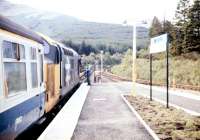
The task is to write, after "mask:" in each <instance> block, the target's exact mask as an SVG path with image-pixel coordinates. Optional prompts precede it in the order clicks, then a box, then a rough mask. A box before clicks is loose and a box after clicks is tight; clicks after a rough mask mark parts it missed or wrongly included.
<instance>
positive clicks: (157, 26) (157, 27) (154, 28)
mask: <svg viewBox="0 0 200 140" xmlns="http://www.w3.org/2000/svg"><path fill="white" fill-rule="evenodd" d="M162 32H163V28H162V23H161V22H160V21H159V19H158V18H157V17H154V18H153V21H152V24H151V27H150V29H149V37H150V38H152V37H155V36H157V35H160V34H161V33H162Z"/></svg>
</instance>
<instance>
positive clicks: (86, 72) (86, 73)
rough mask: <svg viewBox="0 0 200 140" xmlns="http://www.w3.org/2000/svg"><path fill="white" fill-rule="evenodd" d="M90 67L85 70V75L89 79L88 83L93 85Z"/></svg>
mask: <svg viewBox="0 0 200 140" xmlns="http://www.w3.org/2000/svg"><path fill="white" fill-rule="evenodd" d="M90 74H91V72H90V69H89V68H88V67H87V69H86V71H85V76H86V79H87V83H88V85H91V82H90Z"/></svg>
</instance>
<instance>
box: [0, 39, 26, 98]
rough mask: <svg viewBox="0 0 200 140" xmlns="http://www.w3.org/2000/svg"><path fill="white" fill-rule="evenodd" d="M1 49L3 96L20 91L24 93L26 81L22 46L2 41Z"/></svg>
mask: <svg viewBox="0 0 200 140" xmlns="http://www.w3.org/2000/svg"><path fill="white" fill-rule="evenodd" d="M2 48H3V67H4V82H3V83H4V92H5V95H6V96H8V95H11V94H13V93H17V92H20V91H26V90H27V82H26V81H27V79H26V63H25V60H24V59H25V48H24V46H23V45H20V44H17V43H13V42H9V41H3V44H2ZM19 81H20V82H19Z"/></svg>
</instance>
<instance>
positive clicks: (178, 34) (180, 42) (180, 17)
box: [171, 0, 190, 55]
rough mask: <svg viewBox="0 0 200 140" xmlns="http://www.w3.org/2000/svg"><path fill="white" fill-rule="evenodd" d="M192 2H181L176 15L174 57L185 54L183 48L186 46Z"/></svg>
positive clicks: (172, 51)
mask: <svg viewBox="0 0 200 140" xmlns="http://www.w3.org/2000/svg"><path fill="white" fill-rule="evenodd" d="M189 3H190V0H180V1H179V3H178V6H177V10H176V13H175V20H176V23H175V26H174V29H173V32H172V38H173V42H172V47H171V53H172V54H173V55H180V54H182V53H183V48H184V47H185V46H186V38H185V35H186V24H187V22H188V11H189V8H190V4H189Z"/></svg>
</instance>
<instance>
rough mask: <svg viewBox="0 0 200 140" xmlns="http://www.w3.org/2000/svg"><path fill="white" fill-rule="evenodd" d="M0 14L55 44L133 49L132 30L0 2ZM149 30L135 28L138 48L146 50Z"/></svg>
mask: <svg viewBox="0 0 200 140" xmlns="http://www.w3.org/2000/svg"><path fill="white" fill-rule="evenodd" d="M0 13H1V14H2V15H4V16H6V17H8V18H10V19H11V20H13V21H15V22H17V23H19V24H21V25H24V26H26V27H28V28H30V29H32V30H34V31H38V32H41V33H43V34H46V35H48V36H50V37H52V38H54V39H56V40H69V39H70V40H72V41H74V42H78V43H80V42H81V41H83V40H85V41H86V42H89V43H92V44H107V45H112V46H114V45H117V46H121V45H122V46H124V45H128V46H132V27H131V26H122V25H119V24H105V23H95V22H86V21H82V20H79V19H77V18H74V17H71V16H67V15H63V14H58V13H53V12H46V11H40V10H36V9H33V8H30V7H28V6H25V5H19V4H12V3H10V2H8V1H5V0H1V1H0ZM147 39H148V30H147V29H146V28H143V27H139V28H138V46H140V47H144V46H146V43H147Z"/></svg>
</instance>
